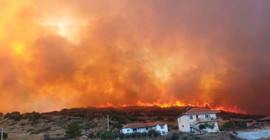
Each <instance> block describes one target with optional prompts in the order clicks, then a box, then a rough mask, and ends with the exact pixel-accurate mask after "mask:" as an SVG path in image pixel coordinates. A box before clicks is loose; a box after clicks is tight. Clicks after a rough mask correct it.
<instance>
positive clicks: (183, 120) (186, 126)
mask: <svg viewBox="0 0 270 140" xmlns="http://www.w3.org/2000/svg"><path fill="white" fill-rule="evenodd" d="M206 115H209V118H214V119H216V114H198V115H183V116H181V117H180V118H178V119H177V121H178V128H179V131H182V132H190V124H192V123H194V122H195V121H197V118H199V119H207V118H206ZM190 116H192V119H191V118H190ZM198 126H199V124H198V125H197V128H198ZM214 126H215V127H214V129H210V128H207V129H205V130H206V131H208V132H217V131H219V129H218V124H217V122H215V125H214Z"/></svg>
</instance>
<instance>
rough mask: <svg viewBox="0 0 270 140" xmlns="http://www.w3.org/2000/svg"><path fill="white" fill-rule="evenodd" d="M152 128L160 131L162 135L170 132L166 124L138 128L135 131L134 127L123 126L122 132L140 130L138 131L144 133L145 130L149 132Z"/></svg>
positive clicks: (128, 132) (127, 132)
mask: <svg viewBox="0 0 270 140" xmlns="http://www.w3.org/2000/svg"><path fill="white" fill-rule="evenodd" d="M151 129H155V130H156V131H159V132H160V134H161V135H165V134H167V133H168V125H167V124H165V125H156V126H154V127H149V128H147V127H143V128H136V131H134V129H133V128H123V129H122V130H121V132H122V133H124V134H130V133H135V132H138V133H143V132H146V133H147V132H148V131H149V130H151Z"/></svg>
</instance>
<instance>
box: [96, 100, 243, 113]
mask: <svg viewBox="0 0 270 140" xmlns="http://www.w3.org/2000/svg"><path fill="white" fill-rule="evenodd" d="M188 105H191V106H194V107H208V108H210V109H213V110H219V111H226V112H232V113H239V114H247V112H246V111H244V110H241V109H239V108H238V107H236V106H234V107H233V108H226V107H223V106H216V107H213V106H211V105H210V104H209V103H203V104H200V103H197V104H185V103H183V102H181V101H175V102H172V103H161V102H160V100H158V101H156V102H153V103H145V102H141V101H138V102H136V103H135V104H121V105H114V104H112V103H109V102H107V104H106V105H100V106H96V107H97V108H106V107H114V108H115V107H128V106H142V107H151V106H158V107H160V108H170V107H184V106H188Z"/></svg>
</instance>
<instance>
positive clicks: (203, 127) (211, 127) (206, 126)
mask: <svg viewBox="0 0 270 140" xmlns="http://www.w3.org/2000/svg"><path fill="white" fill-rule="evenodd" d="M205 128H210V129H213V128H214V124H209V123H204V124H200V125H199V129H200V130H202V129H205Z"/></svg>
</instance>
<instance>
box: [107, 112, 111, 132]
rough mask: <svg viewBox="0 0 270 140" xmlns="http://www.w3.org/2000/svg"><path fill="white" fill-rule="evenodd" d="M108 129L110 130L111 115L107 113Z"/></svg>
mask: <svg viewBox="0 0 270 140" xmlns="http://www.w3.org/2000/svg"><path fill="white" fill-rule="evenodd" d="M107 130H108V131H110V119H109V115H107Z"/></svg>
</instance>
